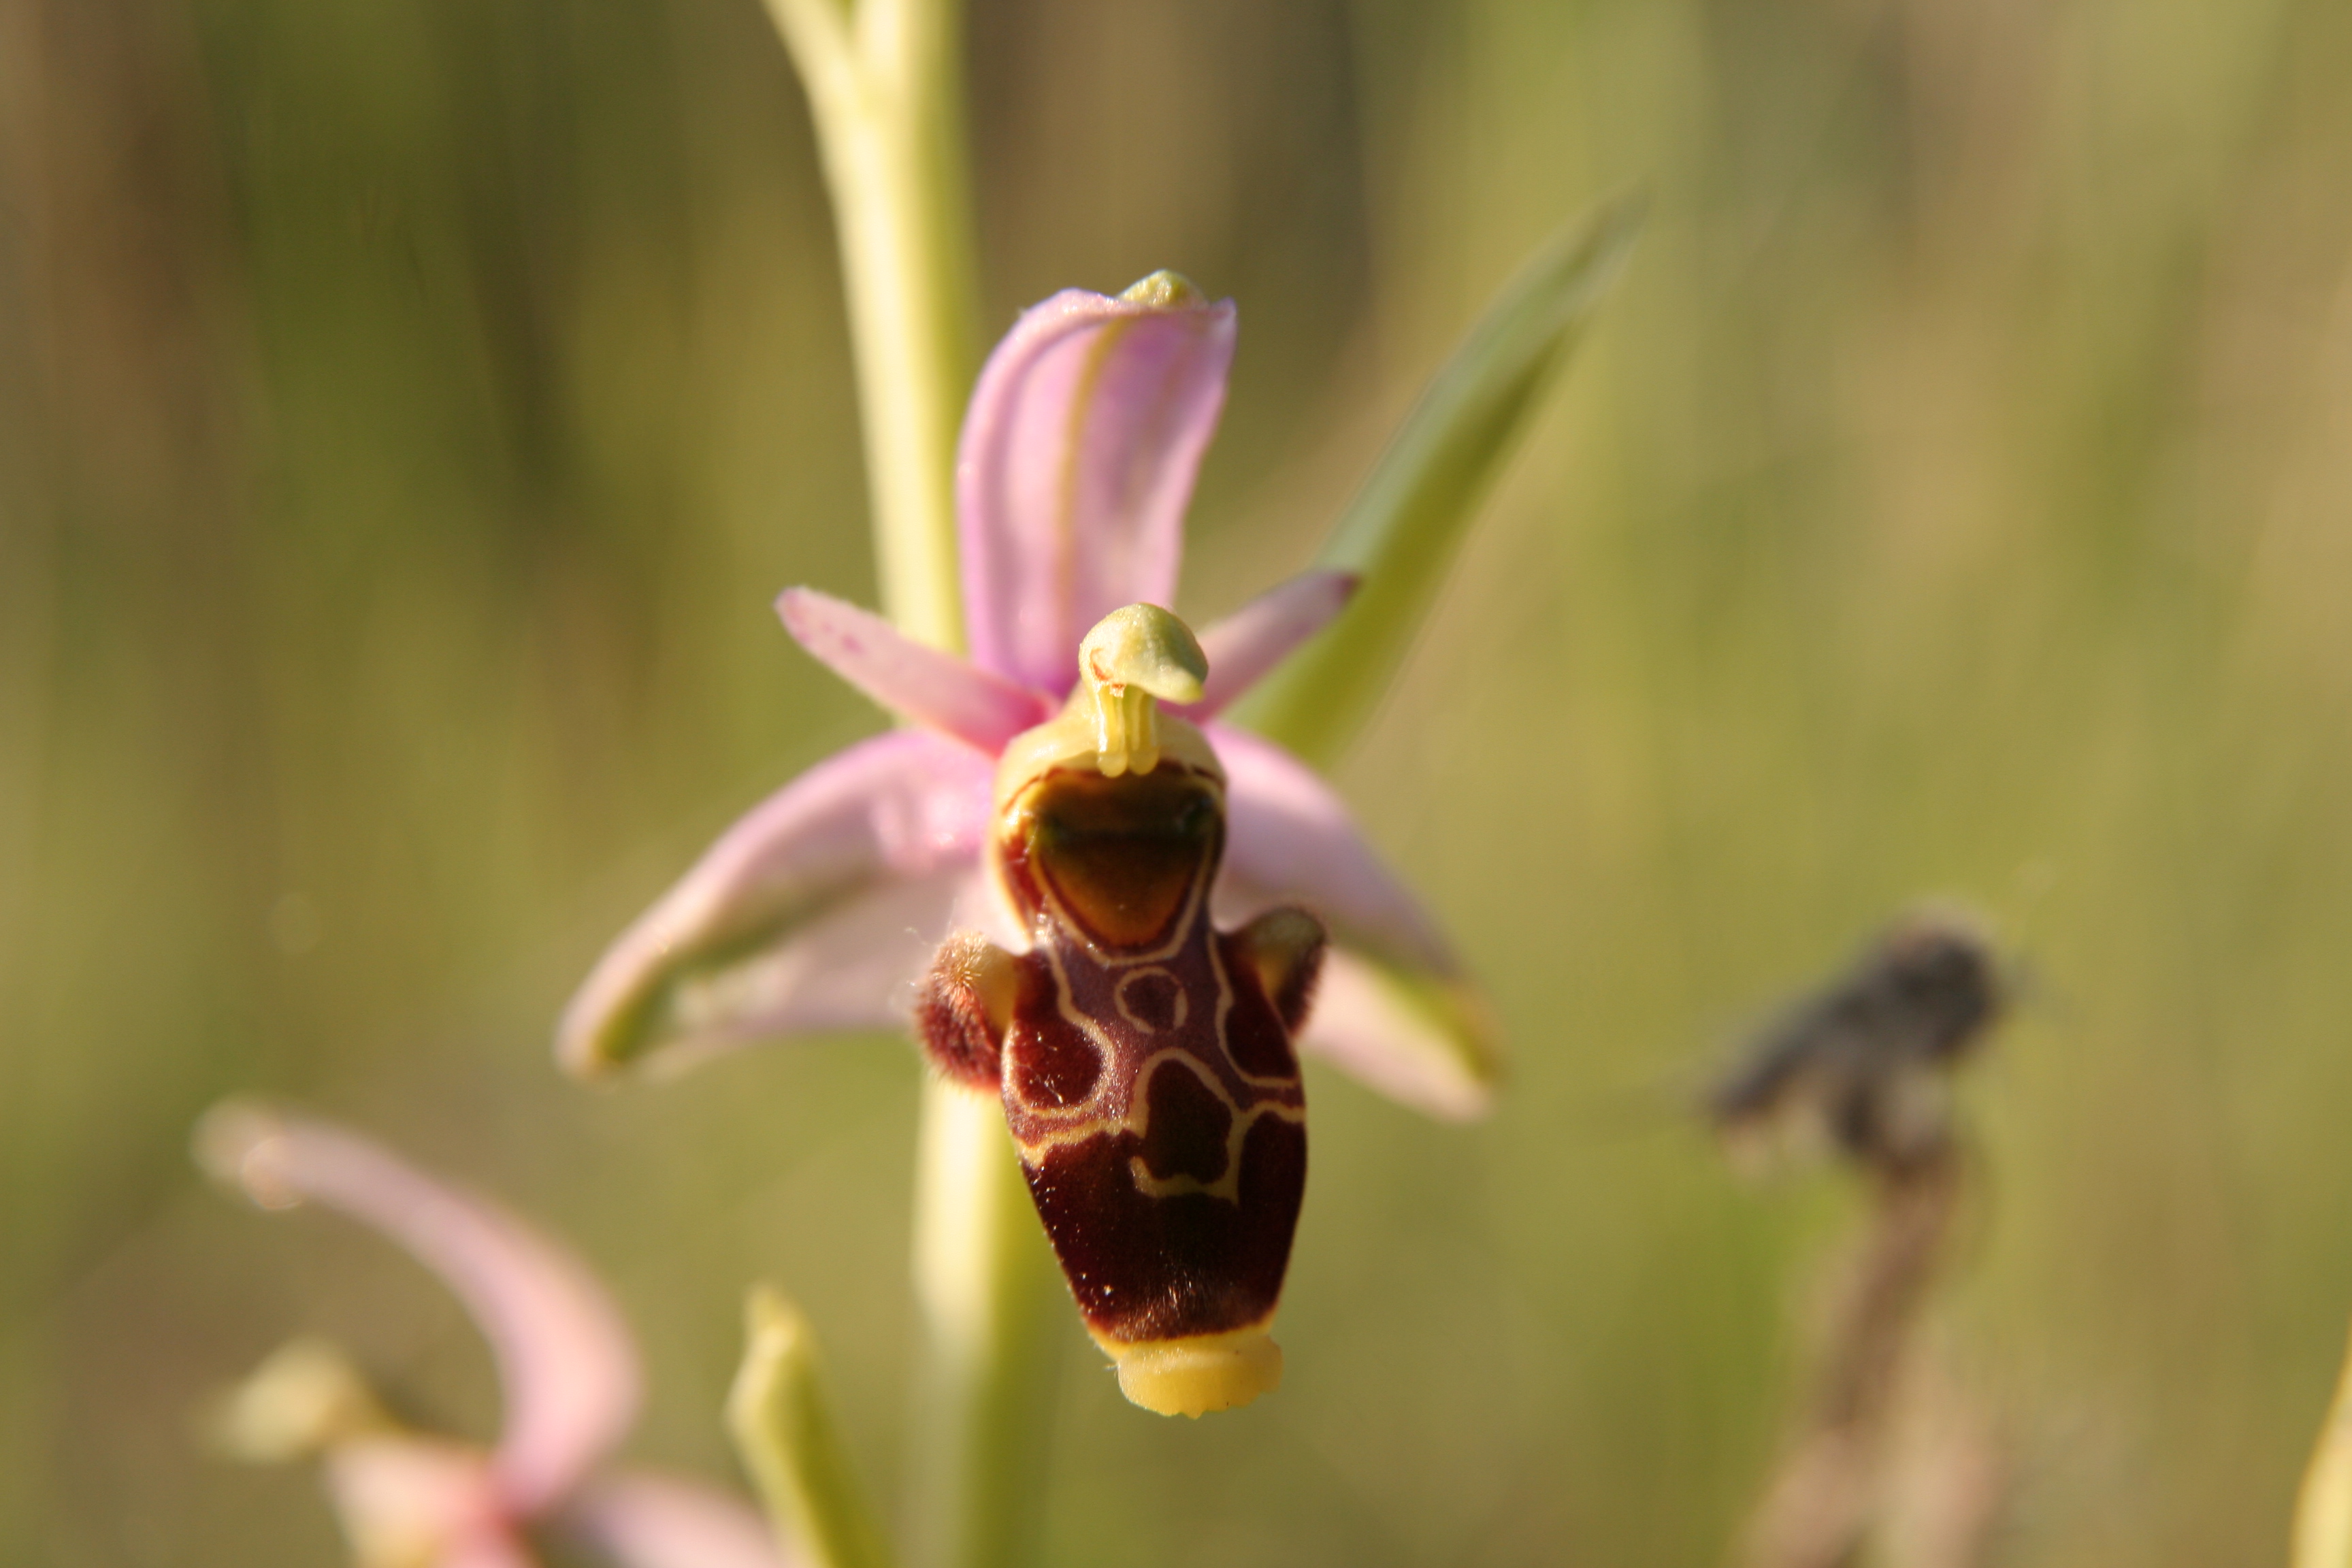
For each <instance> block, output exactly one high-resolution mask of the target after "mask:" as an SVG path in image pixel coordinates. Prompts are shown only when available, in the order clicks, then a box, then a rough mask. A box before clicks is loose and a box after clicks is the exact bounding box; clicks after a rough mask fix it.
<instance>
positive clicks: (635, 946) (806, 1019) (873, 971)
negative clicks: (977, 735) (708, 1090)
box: [557, 731, 994, 1074]
mask: <svg viewBox="0 0 2352 1568" xmlns="http://www.w3.org/2000/svg"><path fill="white" fill-rule="evenodd" d="M993 771H994V763H993V762H992V759H990V758H989V757H987V756H985V755H983V754H982V753H981V752H976V751H974V750H972V749H971V747H969V746H964V745H959V744H957V743H956V742H952V741H950V740H946V739H944V738H942V737H940V736H937V735H930V734H925V733H923V732H921V731H899V732H897V733H893V734H888V735H879V736H877V737H876V738H874V739H873V740H870V741H865V742H859V743H858V744H856V745H855V746H852V747H850V748H849V749H848V750H847V751H845V752H838V753H836V754H835V755H834V756H832V757H830V758H828V759H826V760H825V761H824V762H822V763H818V764H817V765H816V766H815V767H814V768H812V769H811V770H809V771H808V772H807V773H803V774H802V775H801V776H800V777H799V778H797V779H795V780H793V782H792V783H791V784H787V785H785V786H784V787H783V788H782V790H780V791H778V792H777V793H776V794H775V795H771V796H770V797H769V798H768V799H767V800H766V801H764V802H762V803H761V805H758V806H756V807H754V808H753V809H752V811H751V815H750V816H746V817H744V818H743V819H742V820H741V821H740V822H738V823H737V824H736V825H735V826H733V827H731V828H730V829H728V830H727V832H726V834H725V835H724V836H723V837H720V838H719V842H718V843H716V844H714V845H712V846H711V847H710V848H709V850H708V851H706V852H705V853H704V855H703V857H702V858H701V859H700V860H699V861H698V862H697V863H696V864H695V866H694V868H692V869H691V870H689V871H688V872H687V874H686V875H685V877H684V878H682V879H680V880H679V881H678V882H677V885H676V886H675V887H673V888H671V889H670V890H669V891H668V892H667V893H665V894H663V895H662V897H661V899H660V900H659V901H658V902H656V904H655V905H654V907H653V908H652V909H650V910H647V911H646V913H645V914H644V915H642V916H640V917H639V918H638V920H637V921H636V923H635V925H633V926H631V927H630V928H629V929H628V930H627V931H625V932H623V933H622V935H621V937H620V940H619V941H617V942H614V944H613V946H612V947H611V949H610V950H608V951H607V952H605V954H604V958H603V959H602V961H600V962H599V963H597V965H596V968H595V970H594V971H593V973H591V974H590V975H589V976H588V980H587V983H586V984H583V985H582V986H581V988H580V991H579V994H577V995H575V996H574V997H573V998H572V1005H570V1007H568V1008H567V1009H566V1010H565V1012H564V1016H563V1024H562V1029H561V1031H560V1033H559V1036H558V1040H557V1054H558V1055H559V1056H560V1057H561V1058H562V1061H563V1063H564V1065H565V1066H567V1067H569V1068H571V1069H572V1070H573V1071H574V1072H578V1073H582V1074H594V1073H599V1072H604V1071H607V1070H610V1069H612V1068H616V1067H619V1066H622V1065H625V1064H629V1063H635V1062H638V1061H641V1060H643V1059H645V1058H647V1057H648V1056H650V1055H653V1054H655V1053H656V1052H664V1053H667V1052H672V1051H674V1050H675V1049H677V1047H687V1048H689V1049H697V1050H708V1049H711V1048H715V1047H722V1046H729V1045H736V1044H740V1043H742V1042H744V1041H747V1040H751V1039H757V1038H761V1037H768V1036H774V1035H781V1034H789V1033H793V1032H794V1031H798V1030H805V1029H818V1028H856V1027H866V1026H875V1025H883V1024H887V1023H889V1022H891V1021H893V1020H894V1019H895V1018H896V1017H897V1016H898V1013H899V1011H900V1010H901V1009H902V1007H903V1005H904V1003H905V1002H906V1001H907V1000H908V998H907V997H905V996H904V995H901V994H898V990H897V989H894V987H896V986H897V982H898V981H899V980H902V979H906V978H909V977H911V976H913V975H914V974H916V973H919V972H920V970H921V968H922V964H923V962H924V958H925V950H926V944H927V943H928V942H937V941H938V940H939V939H940V935H941V934H942V933H943V932H944V931H945V930H946V924H945V921H946V919H947V911H948V907H949V905H950V903H951V902H952V901H953V900H954V898H955V897H956V896H957V894H958V892H959V891H960V889H961V887H962V884H963V882H964V881H965V880H966V879H968V877H969V874H970V868H971V866H972V864H973V863H974V862H975V861H976V860H977V858H978V857H979V854H980V847H981V844H982V839H983V837H984V835H985V832H986V826H987V819H988V811H989V791H990V786H991V783H992V774H993Z"/></svg>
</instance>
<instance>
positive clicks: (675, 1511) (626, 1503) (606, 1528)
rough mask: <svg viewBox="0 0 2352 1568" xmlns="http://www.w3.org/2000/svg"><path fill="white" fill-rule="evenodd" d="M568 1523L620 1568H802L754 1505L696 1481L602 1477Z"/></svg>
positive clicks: (567, 1515) (568, 1512) (568, 1529)
mask: <svg viewBox="0 0 2352 1568" xmlns="http://www.w3.org/2000/svg"><path fill="white" fill-rule="evenodd" d="M562 1525H563V1527H564V1530H565V1533H567V1534H570V1535H573V1536H576V1537H578V1538H579V1539H580V1540H581V1541H583V1542H586V1543H587V1544H588V1545H589V1546H591V1547H593V1548H594V1549H595V1550H596V1551H597V1552H600V1553H601V1554H603V1555H604V1557H605V1558H607V1559H609V1560H610V1561H612V1562H614V1563H618V1564H620V1568H796V1560H793V1559H788V1558H786V1557H785V1556H784V1555H783V1554H782V1552H779V1551H778V1550H777V1549H776V1545H775V1538H774V1536H773V1535H772V1533H771V1532H770V1531H769V1529H768V1525H767V1521H765V1520H763V1519H761V1517H760V1515H759V1514H758V1513H757V1512H755V1511H754V1510H752V1509H751V1506H750V1505H749V1504H747V1503H745V1502H743V1501H742V1500H740V1499H738V1498H734V1497H730V1496H729V1495H728V1494H727V1493H725V1492H722V1491H719V1490H718V1489H715V1488H712V1487H706V1486H703V1485H700V1484H699V1483H698V1482H694V1481H684V1480H672V1479H668V1478H667V1477H664V1476H653V1475H646V1474H645V1473H643V1472H641V1471H637V1472H630V1473H626V1474H623V1475H615V1476H607V1477H604V1478H601V1479H597V1480H594V1481H591V1482H590V1483H589V1484H588V1485H587V1486H586V1487H585V1488H583V1489H582V1490H581V1492H580V1494H579V1496H578V1497H576V1498H574V1499H573V1500H572V1504H571V1506H570V1507H568V1508H566V1509H565V1510H563V1515H562Z"/></svg>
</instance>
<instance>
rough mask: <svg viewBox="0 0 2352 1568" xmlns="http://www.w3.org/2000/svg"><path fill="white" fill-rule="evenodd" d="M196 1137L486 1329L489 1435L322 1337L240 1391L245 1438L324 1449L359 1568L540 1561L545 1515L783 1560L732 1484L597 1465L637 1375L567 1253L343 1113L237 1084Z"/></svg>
mask: <svg viewBox="0 0 2352 1568" xmlns="http://www.w3.org/2000/svg"><path fill="white" fill-rule="evenodd" d="M196 1153H197V1158H198V1160H199V1161H200V1162H201V1163H203V1164H204V1165H205V1168H206V1169H207V1170H209V1171H210V1172H211V1173H213V1174H214V1175H215V1176H216V1177H217V1178H219V1179H220V1180H221V1181H223V1182H225V1183H227V1184H231V1185H233V1186H235V1187H236V1188H238V1189H239V1190H240V1191H242V1192H243V1193H245V1194H247V1196H248V1197H250V1198H251V1199H252V1200H253V1201H254V1202H255V1203H256V1204H257V1205H260V1206H261V1207H263V1208H268V1209H286V1208H292V1207H294V1206H296V1205H299V1204H302V1203H306V1202H307V1203H317V1204H322V1205H326V1206H327V1207H329V1208H332V1209H337V1210H340V1211H341V1212H342V1213H344V1214H346V1215H351V1216H352V1218H354V1219H356V1220H359V1221H360V1222H361V1223H362V1224H364V1225H367V1226H371V1227H372V1228H373V1229H375V1230H377V1231H379V1232H381V1233H382V1234H383V1235H384V1236H385V1237H389V1238H390V1239H392V1240H393V1241H395V1242H397V1243H399V1244H400V1246H402V1247H405V1248H406V1249H407V1250H408V1252H409V1253H410V1254H411V1255H412V1256H413V1257H415V1258H416V1260H417V1261H418V1262H420V1263H422V1264H424V1265H425V1268H429V1269H431V1270H432V1271H433V1272H434V1273H436V1274H437V1275H438V1276H440V1278H441V1279H442V1281H443V1282H444V1283H446V1285H447V1286H448V1287H449V1289H450V1290H451V1292H452V1293H453V1294H455V1295H456V1296H457V1299H458V1300H459V1301H460V1302H462V1303H463V1304H464V1306H465V1308H466V1310H467V1313H468V1314H469V1315H470V1316H471V1317H472V1318H473V1320H474V1321H475V1323H476V1324H477V1325H478V1327H479V1328H480V1329H481V1331H482V1335H483V1337H484V1338H485V1339H487V1340H488V1342H489V1343H490V1350H491V1352H492V1355H493V1357H494V1359H495V1361H496V1363H497V1365H498V1372H499V1384H500V1387H501V1390H502V1392H503V1394H504V1396H505V1405H506V1419H505V1424H504V1429H503V1431H502V1432H501V1433H500V1435H499V1440H498V1443H497V1445H496V1446H495V1447H492V1448H489V1449H488V1450H484V1449H482V1448H480V1447H476V1446H474V1445H471V1444H467V1443H463V1442H459V1441H456V1440H453V1439H449V1438H444V1437H437V1436H426V1435H425V1434H423V1433H418V1432H414V1431H410V1430H408V1429H406V1428H404V1427H401V1426H397V1425H395V1424H394V1422H393V1421H392V1420H391V1419H390V1418H389V1417H387V1416H385V1415H383V1413H382V1411H381V1410H379V1409H378V1408H377V1407H376V1405H375V1404H374V1401H373V1398H372V1397H371V1396H370V1395H369V1394H367V1392H366V1390H365V1388H364V1387H363V1386H362V1384H360V1383H359V1382H358V1380H357V1376H356V1374H355V1373H352V1372H350V1370H349V1368H348V1366H347V1364H346V1363H343V1362H342V1361H341V1358H340V1357H338V1356H336V1355H335V1354H334V1352H331V1351H329V1350H326V1349H325V1348H323V1347H321V1346H320V1345H318V1344H317V1343H316V1342H307V1341H306V1342H297V1343H296V1344H294V1345H291V1346H289V1347H288V1348H287V1350H286V1351H283V1352H279V1354H278V1356H277V1357H274V1358H273V1359H272V1360H271V1362H270V1363H268V1364H267V1365H265V1366H264V1367H263V1369H262V1370H261V1371H260V1372H259V1373H257V1374H256V1375H255V1376H254V1378H252V1379H251V1380H249V1381H248V1382H247V1384H246V1386H245V1387H244V1388H243V1389H242V1390H241V1391H240V1392H239V1393H238V1394H237V1395H236V1397H235V1399H234V1401H233V1402H232V1404H231V1405H230V1407H229V1410H228V1414H227V1426H228V1430H227V1432H226V1436H228V1437H229V1439H230V1441H231V1443H232V1445H233V1446H235V1447H239V1448H242V1449H244V1450H245V1451H247V1453H248V1454H250V1455H252V1456H254V1457H257V1458H264V1457H267V1458H294V1457H297V1456H298V1455H301V1454H306V1453H313V1452H315V1453H317V1454H318V1455H319V1456H320V1458H321V1460H322V1462H323V1463H324V1465H325V1468H326V1473H327V1484H328V1489H329V1491H330V1493H331V1495H332V1497H333V1499H334V1502H335V1506H336V1510H337V1512H338V1513H339V1514H340V1515H341V1519H342V1521H343V1526H344V1530H345V1531H346V1533H347V1534H348V1535H349V1536H350V1538H351V1542H352V1550H353V1553H354V1555H355V1557H356V1558H357V1560H358V1562H359V1563H361V1565H362V1568H530V1565H531V1564H534V1563H537V1562H538V1561H539V1558H538V1554H537V1553H536V1552H534V1551H533V1549H532V1547H531V1545H530V1537H531V1535H532V1534H533V1533H534V1532H537V1531H547V1532H549V1533H550V1534H551V1535H556V1536H561V1537H563V1538H566V1539H569V1540H572V1541H576V1542H584V1543H586V1544H587V1545H589V1546H591V1547H592V1548H593V1549H596V1550H598V1551H599V1552H602V1553H603V1555H604V1557H606V1558H607V1559H608V1560H610V1561H612V1562H614V1563H620V1564H622V1565H623V1568H785V1560H784V1559H783V1558H782V1556H780V1555H779V1554H778V1552H777V1551H776V1550H775V1548H774V1546H773V1545H772V1543H771V1540H770V1536H769V1533H768V1530H767V1527H766V1525H765V1524H764V1523H763V1522H762V1521H761V1518H760V1516H759V1515H758V1514H757V1513H755V1512H754V1511H753V1510H751V1508H749V1507H748V1506H746V1505H745V1504H744V1503H742V1502H741V1501H740V1500H737V1499H735V1498H733V1497H730V1496H729V1495H727V1494H725V1493H723V1492H720V1491H719V1490H716V1489H712V1488H709V1487H705V1486H702V1485H700V1484H698V1483H695V1482H691V1481H685V1480H677V1479H667V1478H663V1477H658V1476H652V1475H646V1474H632V1473H618V1474H606V1473H601V1472H599V1471H598V1470H597V1466H598V1465H599V1464H600V1463H601V1462H602V1461H603V1460H604V1458H605V1457H606V1456H607V1455H608V1454H609V1453H610V1452H611V1451H612V1449H613V1447H614V1445H616V1444H617V1443H618V1442H619V1441H620V1440H621V1438H622V1436H624V1434H625V1433H626V1431H627V1430H628V1427H629V1426H630V1424H631V1422H632V1421H633V1420H634V1419H635V1415H636V1411H637V1400H638V1392H639V1384H640V1374H639V1372H638V1368H637V1358H636V1352H635V1348H634V1347H633V1346H632V1344H631V1342H630V1340H629V1334H628V1331H627V1328H626V1327H625V1325H624V1324H623V1322H622V1321H621V1316H620V1313H619V1311H618V1310H616V1309H615V1308H614V1305H613V1302H612V1300H610V1298H608V1297H607V1296H606V1295H605V1294H604V1289H603V1288H602V1287H600V1286H599V1285H598V1284H597V1283H596V1281H595V1279H594V1278H593V1276H591V1275H590V1274H589V1272H588V1270H587V1269H586V1268H584V1267H583V1265H582V1264H581V1262H580V1261H579V1259H577V1258H574V1257H572V1254H571V1253H569V1252H568V1251H566V1250H564V1249H563V1248H562V1247H559V1246H557V1245H556V1244H555V1243H554V1242H552V1241H551V1240H549V1239H548V1238H546V1237H543V1236H541V1235H540V1234H539V1233H537V1232H536V1231H534V1230H532V1229H531V1228H530V1226H526V1225H525V1224H523V1223H522V1222H521V1221H520V1220H519V1219H517V1218H515V1217H514V1216H513V1215H509V1214H508V1213H506V1212H505V1211H504V1210H503V1209H500V1208H499V1207H498V1206H497V1205H493V1204H491V1203H488V1201H486V1200H484V1199H482V1198H479V1197H477V1196H474V1195H472V1194H467V1193H464V1192H460V1191H458V1190H457V1189H455V1188H453V1187H449V1186H446V1185H444V1184H441V1183H439V1182H436V1181H435V1180H433V1179H432V1178H431V1177H429V1176H426V1175H425V1174H424V1173H421V1172H419V1171H417V1170H415V1168H414V1167H412V1166H410V1165H408V1164H407V1163H404V1162H403V1161H402V1160H400V1159H399V1158H398V1157H397V1156H395V1155H394V1154H393V1153H391V1152H389V1151H387V1150H385V1149H383V1148H382V1147H380V1146H378V1145H377V1144H375V1143H373V1142H369V1141H368V1140H366V1139H364V1138H362V1137H360V1136H359V1135H357V1134H356V1133H352V1132H350V1131H344V1130H343V1129H341V1128H340V1127H337V1126H335V1125H333V1124H331V1123H330V1122H326V1121H317V1120H313V1119H311V1118H308V1117H302V1116H298V1115H294V1114H292V1113H290V1112H287V1111H281V1110H274V1109H269V1108H265V1107H261V1106H257V1105H254V1104H251V1103H249V1102H244V1101H232V1102H230V1103H227V1104H225V1105H222V1106H219V1107H217V1108H215V1110H213V1111H212V1112H211V1113H210V1114H209V1115H207V1116H206V1117H205V1120H204V1121H203V1122H202V1123H201V1124H200V1126H199V1127H198V1130H197V1134H196Z"/></svg>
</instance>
